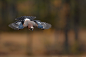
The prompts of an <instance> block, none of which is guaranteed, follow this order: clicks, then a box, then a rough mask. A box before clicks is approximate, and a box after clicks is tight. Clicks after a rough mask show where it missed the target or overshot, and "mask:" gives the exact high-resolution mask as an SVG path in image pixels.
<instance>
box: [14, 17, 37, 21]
mask: <svg viewBox="0 0 86 57" xmlns="http://www.w3.org/2000/svg"><path fill="white" fill-rule="evenodd" d="M26 18H28V19H30V20H31V21H33V20H34V19H35V18H36V17H34V16H21V17H18V18H16V19H15V20H24V19H26Z"/></svg>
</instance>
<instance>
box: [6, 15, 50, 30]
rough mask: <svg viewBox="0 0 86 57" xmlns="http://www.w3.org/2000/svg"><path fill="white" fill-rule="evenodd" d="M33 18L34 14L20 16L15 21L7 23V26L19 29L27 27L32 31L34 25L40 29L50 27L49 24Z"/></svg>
mask: <svg viewBox="0 0 86 57" xmlns="http://www.w3.org/2000/svg"><path fill="white" fill-rule="evenodd" d="M35 18H36V17H35V16H21V17H18V18H16V19H15V20H16V21H15V22H13V23H11V24H9V25H8V26H9V27H10V28H12V29H14V30H21V29H23V28H25V27H27V28H28V29H29V30H32V31H33V29H34V27H37V28H40V29H42V30H44V29H49V28H51V24H49V23H46V22H41V21H40V20H34V19H35Z"/></svg>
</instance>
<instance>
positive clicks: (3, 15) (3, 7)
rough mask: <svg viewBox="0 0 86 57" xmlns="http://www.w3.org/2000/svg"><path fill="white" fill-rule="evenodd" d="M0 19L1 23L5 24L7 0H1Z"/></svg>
mask: <svg viewBox="0 0 86 57" xmlns="http://www.w3.org/2000/svg"><path fill="white" fill-rule="evenodd" d="M1 2H2V4H1V19H2V23H1V25H5V24H6V23H7V19H8V3H7V0H1Z"/></svg>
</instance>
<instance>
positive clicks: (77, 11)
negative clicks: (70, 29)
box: [74, 0, 80, 41]
mask: <svg viewBox="0 0 86 57" xmlns="http://www.w3.org/2000/svg"><path fill="white" fill-rule="evenodd" d="M79 2H80V0H75V10H74V12H75V15H74V31H75V40H76V41H77V40H78V30H79V19H80V8H79Z"/></svg>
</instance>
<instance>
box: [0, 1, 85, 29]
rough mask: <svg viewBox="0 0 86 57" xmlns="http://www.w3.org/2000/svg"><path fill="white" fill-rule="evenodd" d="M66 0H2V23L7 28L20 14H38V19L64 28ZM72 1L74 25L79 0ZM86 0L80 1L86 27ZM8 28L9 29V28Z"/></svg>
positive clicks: (81, 19) (54, 26)
mask: <svg viewBox="0 0 86 57" xmlns="http://www.w3.org/2000/svg"><path fill="white" fill-rule="evenodd" d="M65 1H66V0H0V24H1V26H2V25H3V24H4V26H3V27H2V28H4V27H6V28H7V26H8V24H9V23H11V22H13V21H14V19H15V18H17V17H20V16H25V15H27V16H36V17H37V18H36V19H39V20H41V21H45V22H48V23H50V24H52V27H53V28H61V29H63V28H64V26H65V12H66V11H65V10H66V6H65V5H64V4H65ZM70 1H71V3H70V4H71V6H70V8H71V14H70V15H71V22H70V27H73V26H74V24H73V23H74V15H75V12H74V11H75V8H76V7H75V6H76V5H77V2H78V1H77V2H76V1H75V0H70ZM85 5H86V1H85V0H80V1H79V4H78V6H79V10H80V16H79V18H80V25H81V27H82V26H83V27H86V19H85V18H86V16H85V15H86V10H85V9H86V6H85ZM8 29H9V28H8ZM8 29H7V30H8Z"/></svg>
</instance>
